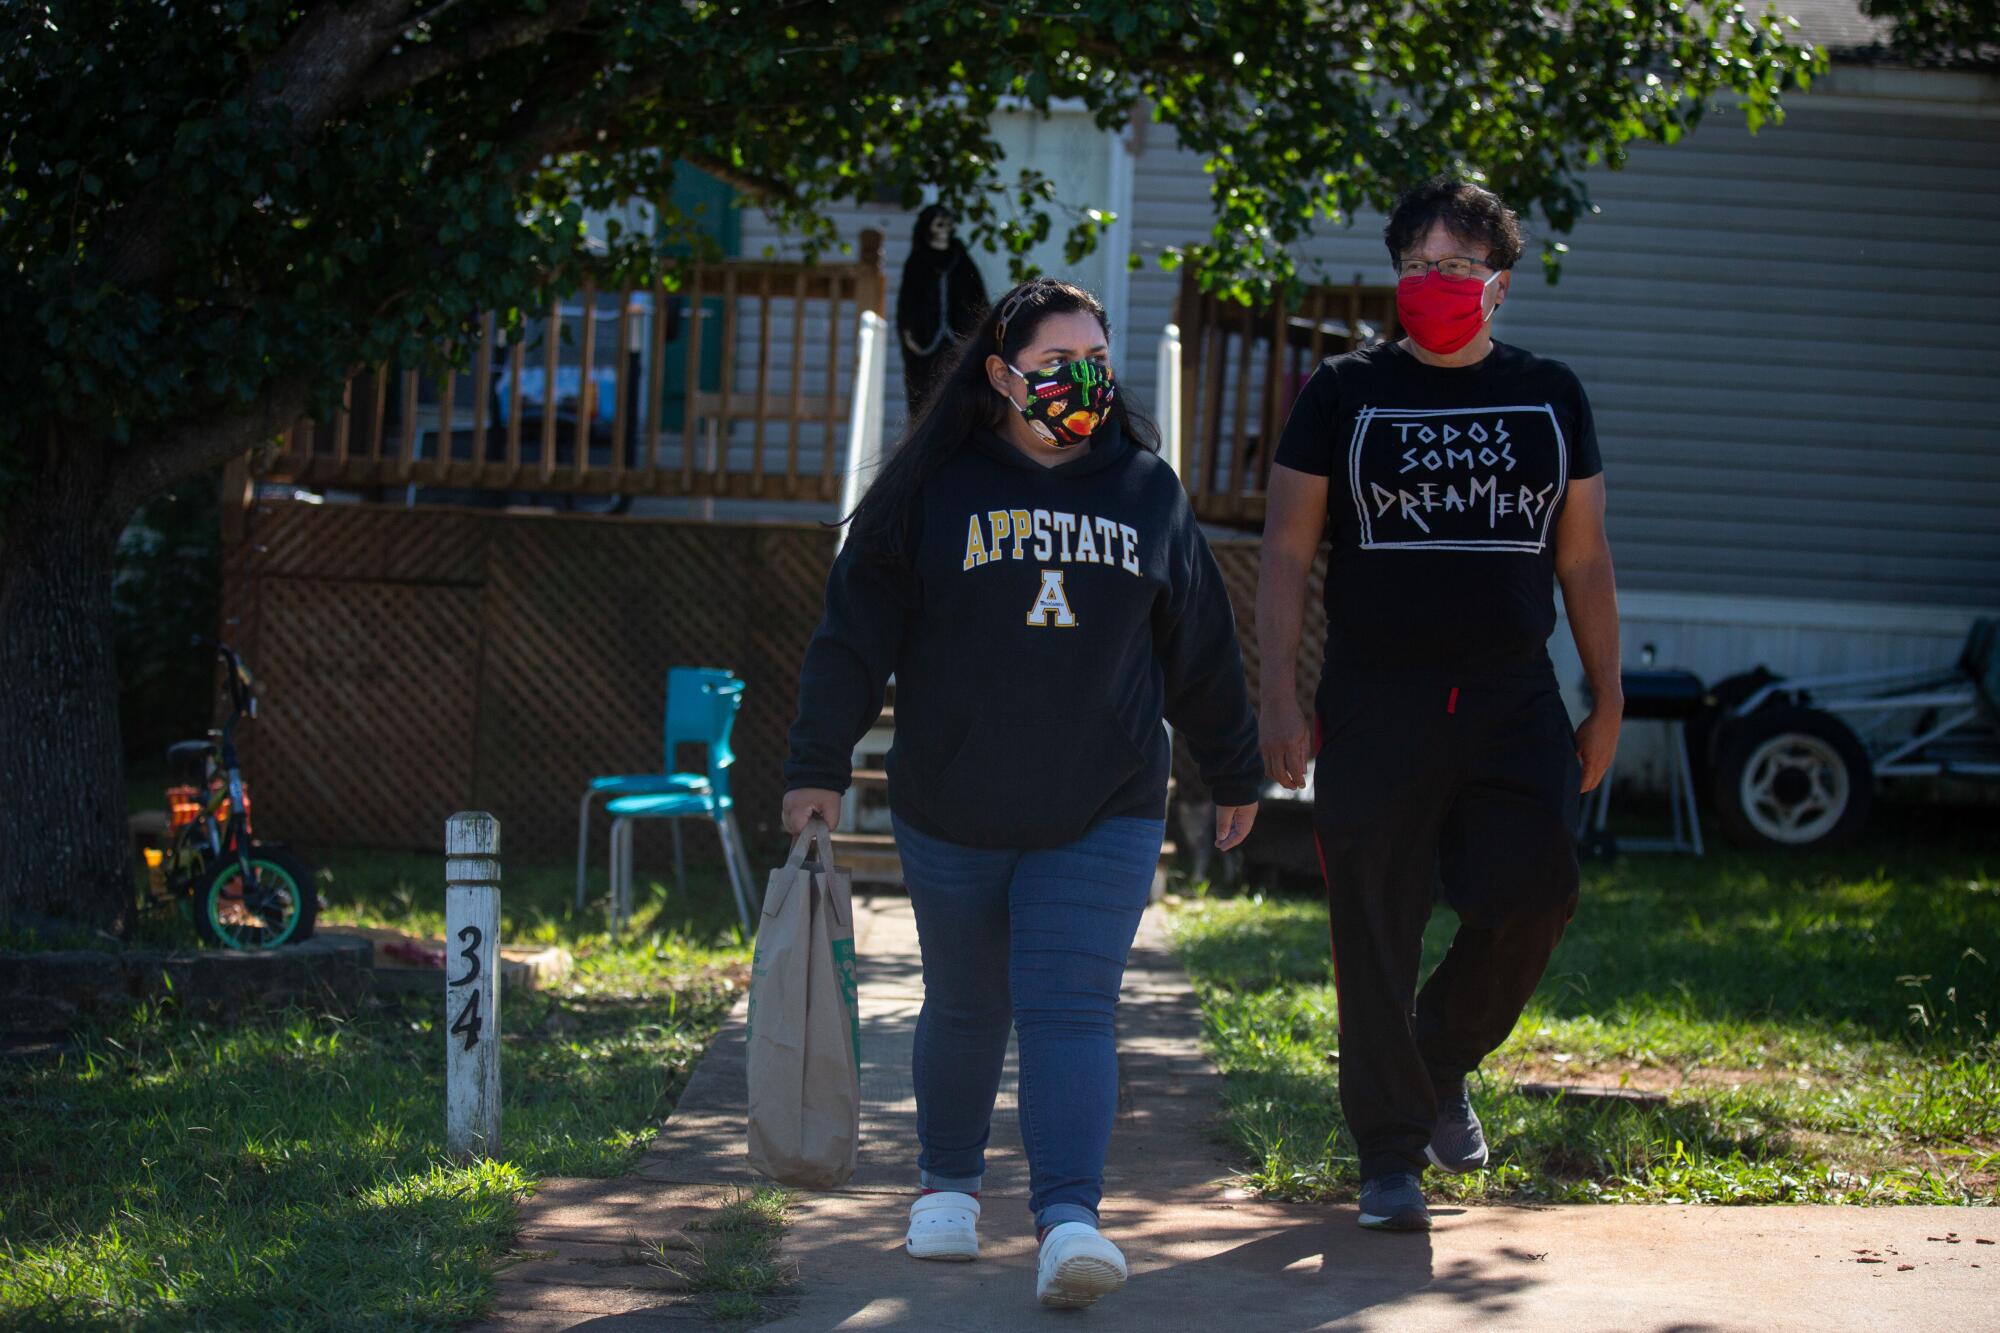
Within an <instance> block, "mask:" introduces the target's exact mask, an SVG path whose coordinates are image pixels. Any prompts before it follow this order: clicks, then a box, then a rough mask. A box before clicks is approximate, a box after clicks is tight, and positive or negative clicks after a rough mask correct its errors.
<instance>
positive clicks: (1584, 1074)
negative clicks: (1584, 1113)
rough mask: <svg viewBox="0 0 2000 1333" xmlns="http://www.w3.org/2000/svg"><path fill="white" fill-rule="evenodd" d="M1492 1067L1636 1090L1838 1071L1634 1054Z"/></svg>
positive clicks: (1520, 1075)
mask: <svg viewBox="0 0 2000 1333" xmlns="http://www.w3.org/2000/svg"><path fill="white" fill-rule="evenodd" d="M1495 1072H1498V1073H1504V1074H1505V1075H1506V1076H1507V1077H1508V1078H1510V1079H1512V1080H1513V1081H1514V1082H1516V1083H1554V1084H1559V1085H1561V1086H1564V1087H1571V1088H1631V1089H1633V1090H1635V1091H1638V1092H1663V1093H1669V1094H1671V1093H1676V1092H1680V1091H1682V1090H1683V1089H1686V1088H1743V1087H1771V1088H1775V1087H1785V1086H1791V1087H1795V1088H1829V1087H1836V1086H1838V1085H1839V1083H1840V1082H1841V1080H1840V1079H1839V1078H1838V1077H1835V1076H1833V1075H1827V1074H1801V1073H1798V1072H1797V1071H1795V1070H1790V1069H1731V1068H1722V1067H1718V1066H1713V1065H1696V1066H1694V1067H1693V1068H1686V1069H1673V1068H1666V1067H1664V1066H1661V1065H1643V1064H1640V1063H1638V1062H1637V1061H1635V1060H1590V1059H1576V1060H1556V1059H1553V1058H1551V1057H1549V1056H1546V1055H1536V1056H1533V1057H1531V1058H1529V1059H1526V1060H1521V1061H1517V1062H1515V1063H1513V1064H1508V1065H1503V1066H1500V1067H1498V1068H1497V1069H1496V1071H1495Z"/></svg>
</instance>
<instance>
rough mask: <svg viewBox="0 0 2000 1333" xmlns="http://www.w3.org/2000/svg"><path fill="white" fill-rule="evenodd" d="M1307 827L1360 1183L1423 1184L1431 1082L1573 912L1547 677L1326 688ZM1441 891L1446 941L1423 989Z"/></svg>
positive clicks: (1569, 776)
mask: <svg viewBox="0 0 2000 1333" xmlns="http://www.w3.org/2000/svg"><path fill="white" fill-rule="evenodd" d="M1319 711H1320V719H1319V722H1320V741H1319V756H1318V761H1317V764H1316V767H1315V769H1314V788H1315V790H1314V795H1315V803H1314V810H1313V822H1314V825H1315V828H1316V831H1317V833H1318V835H1319V844H1320V857H1321V868H1322V870H1323V871H1324V872H1325V875H1326V883H1327V916H1328V922H1329V925H1330V927H1331V931H1332V936H1333V954H1334V979H1335V986H1336V988H1337V990H1338V992H1339V1002H1340V1105H1341V1110H1342V1111H1343V1112H1344V1113H1345V1114H1346V1116H1347V1124H1348V1128H1349V1129H1350V1130H1351V1131H1352V1133H1353V1135H1354V1139H1355V1143H1356V1145H1357V1146H1358V1147H1359V1149H1360V1153H1361V1163H1360V1165H1361V1175H1362V1178H1363V1179H1364V1180H1365V1179H1368V1178H1370V1177H1372V1176H1378V1175H1383V1174H1386V1173H1390V1172H1396V1171H1421V1170H1422V1169H1423V1166H1424V1145H1425V1144H1427V1143H1428V1142H1429V1141H1430V1136H1431V1127H1432V1124H1433V1123H1434V1122H1435V1121H1436V1119H1437V1099H1436V1093H1435V1092H1434V1091H1433V1088H1432V1079H1433V1077H1438V1078H1443V1077H1448V1076H1451V1075H1457V1074H1464V1073H1467V1072H1470V1071H1471V1070H1472V1069H1473V1068H1474V1067H1475V1066H1476V1065H1478V1063H1479V1062H1480V1060H1482V1059H1484V1058H1485V1057H1486V1056H1487V1055H1489V1054H1490V1053H1491V1052H1492V1051H1493V1050H1494V1049H1495V1048H1497V1047H1498V1046H1499V1045H1500V1043H1501V1042H1503V1041H1505V1040H1506V1039H1507V1034H1508V1033H1510V1032H1512V1031H1513V1029H1514V1023H1515V1020H1516V1019H1518V1018H1519V1017H1520V1016H1521V1010H1522V1008H1523V1007H1524V1006H1525V1005H1526V1004H1527V1002H1528V997H1529V996H1530V995H1532V994H1534V991H1535V987H1536V985H1537V984H1539V983H1540V981H1541V979H1542V971H1543V969H1544V968H1546V967H1547V965H1548V961H1549V955H1550V954H1551V953H1553V952H1554V951H1555V947H1556V943H1557V941H1559V940H1560V939H1561V938H1562V933H1563V927H1564V926H1565V925H1567V924H1568V922H1569V919H1570V917H1571V916H1572V915H1573V914H1574V913H1575V911H1576V900H1577V869H1576V845H1575V841H1574V835H1573V830H1574V829H1575V827H1576V816H1577V803H1578V800H1579V796H1578V792H1577V787H1578V785H1579V782H1580V780H1581V773H1580V769H1579V765H1578V762H1577V757H1576V748H1575V742H1576V736H1575V733H1574V731H1572V730H1571V728H1570V722H1569V715H1568V713H1567V711H1566V710H1565V709H1564V708H1563V703H1562V698H1561V695H1560V694H1559V693H1558V692H1557V689H1556V683H1555V679H1554V677H1553V675H1552V674H1551V673H1549V671H1548V670H1547V669H1546V668H1542V669H1539V670H1536V671H1532V672H1526V673H1523V674H1521V675H1517V676H1510V677H1500V678H1495V677H1491V676H1488V677H1484V678H1476V679H1472V678H1469V679H1463V680H1454V679H1450V678H1446V677H1435V678H1424V677H1422V676H1409V675H1405V676H1399V677H1397V678H1394V679H1387V680H1385V679H1369V680H1366V681H1358V680H1356V681H1350V680H1339V679H1329V680H1328V681H1326V682H1325V683H1324V684H1323V685H1322V687H1321V689H1320V704H1319ZM1440 882H1441V883H1442V887H1443V896H1444V900H1445V901H1446V902H1448V903H1449V904H1450V905H1451V906H1452V908H1453V910H1455V911H1456V912H1457V913H1458V916H1459V922H1460V924H1459V928H1458V933H1457V935H1455V936H1454V937H1453V939H1452V942H1451V948H1450V950H1449V952H1447V953H1446V954H1445V957H1444V961H1443V962H1441V963H1439V964H1438V966H1437V969H1436V970H1435V971H1433V972H1432V973H1431V976H1430V979H1429V981H1427V982H1426V983H1425V984H1424V987H1423V990H1422V992H1421V993H1419V992H1418V990H1417V969H1418V966H1419V964H1420V962H1421V960H1422V956H1423V935H1424V925H1425V923H1426V922H1427V921H1428V920H1429V919H1430V914H1431V903H1432V900H1433V897H1434V896H1435V894H1436V891H1437V889H1438V887H1439V884H1440Z"/></svg>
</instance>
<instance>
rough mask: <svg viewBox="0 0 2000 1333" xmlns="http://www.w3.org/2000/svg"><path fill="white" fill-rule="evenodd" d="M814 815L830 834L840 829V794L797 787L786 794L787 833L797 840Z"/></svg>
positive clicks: (785, 819)
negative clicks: (823, 822)
mask: <svg viewBox="0 0 2000 1333" xmlns="http://www.w3.org/2000/svg"><path fill="white" fill-rule="evenodd" d="M814 815H818V816H819V817H820V818H821V819H824V820H825V821H826V827H827V831H828V832H832V831H833V830H834V829H837V828H839V827H840V793H839V792H837V791H828V790H827V789H826V788H824V787H796V788H794V789H792V790H791V791H788V792H786V793H785V815H784V822H785V832H786V833H788V834H790V835H791V836H792V837H794V838H796V837H798V836H799V831H800V830H801V829H803V828H804V827H805V826H806V823H807V821H809V820H810V819H811V818H812V817H813V816H814Z"/></svg>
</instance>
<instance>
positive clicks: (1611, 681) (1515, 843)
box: [1257, 178, 1624, 1231]
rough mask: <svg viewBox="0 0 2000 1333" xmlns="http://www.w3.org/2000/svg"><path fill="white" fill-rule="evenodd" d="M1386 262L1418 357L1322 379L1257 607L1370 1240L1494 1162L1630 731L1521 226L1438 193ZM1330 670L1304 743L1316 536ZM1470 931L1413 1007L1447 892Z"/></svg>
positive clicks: (1390, 229)
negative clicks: (1333, 1012)
mask: <svg viewBox="0 0 2000 1333" xmlns="http://www.w3.org/2000/svg"><path fill="white" fill-rule="evenodd" d="M1384 239H1385V240H1386V241H1387V242H1388V247H1389V254H1390V256H1391V258H1392V260H1393V261H1394V263H1395V265H1396V270H1397V274H1398V285H1397V292H1396V305H1397V312H1398V315H1399V317H1400V318H1401V321H1402V324H1403V328H1404V330H1405V332H1406V335H1407V336H1405V337H1404V338H1403V339H1402V340H1401V341H1398V342H1390V343H1382V344H1378V345H1376V346H1373V347H1368V348H1363V349H1361V350H1359V351H1355V352H1350V353H1348V354H1347V355H1346V356H1341V357H1335V358H1332V359H1330V360H1328V361H1327V362H1326V363H1325V364H1324V365H1322V366H1320V367H1319V369H1318V371H1317V372H1316V373H1315V374H1314V375H1313V377H1312V379H1311V380H1310V381H1309V382H1308V383H1307V384H1306V386H1305V389H1304V391H1303V392H1302V394H1301V395H1300V397H1299V401H1298V403H1297V404H1296V405H1295V406H1294V407H1293V409H1292V415H1291V419H1290V421H1289V422H1288V423H1287V424H1286V426H1285V431H1284V435H1283V438H1282V439H1281V440H1280V441H1279V444H1278V450H1277V453H1276V455H1275V456H1274V459H1273V466H1272V469H1271V481H1270V500H1269V509H1268V513H1267V517H1266V519H1265V524H1264V554H1263V569H1262V573H1261V576H1260V581H1259V585H1258V590H1257V628H1258V638H1259V641H1260V644H1261V654H1260V656H1261V659H1262V712H1263V716H1262V720H1261V721H1262V726H1261V732H1262V745H1263V752H1264V763H1265V770H1266V772H1267V774H1268V775H1269V776H1270V777H1271V778H1272V779H1273V780H1275V781H1278V782H1281V783H1283V784H1285V785H1286V786H1288V787H1292V788H1299V787H1302V786H1303V785H1304V783H1305V770H1306V760H1307V758H1308V754H1309V752H1316V754H1317V760H1316V763H1315V764H1314V768H1313V774H1314V807H1313V811H1314V826H1315V830H1316V832H1317V834H1318V837H1319V844H1320V856H1321V863H1322V869H1323V870H1324V872H1325V874H1326V881H1327V907H1328V918H1329V922H1330V925H1331V933H1332V942H1333V952H1334V978H1335V983H1336V987H1337V989H1338V992H1339V1004H1340V1033H1341V1043H1340V1044H1341V1051H1340V1101H1341V1108H1342V1110H1343V1112H1344V1113H1345V1115H1346V1117H1347V1123H1348V1128H1349V1130H1350V1131H1351V1132H1352V1133H1353V1135H1354V1138H1355V1142H1356V1146H1357V1147H1358V1149H1359V1151H1360V1167H1361V1177H1362V1191H1361V1224H1362V1225H1363V1226H1366V1227H1371V1228H1375V1229H1380V1230H1394V1231H1409V1230H1425V1229H1428V1228H1429V1226H1430V1215H1429V1213H1428V1212H1427V1211H1426V1210H1425V1207H1424V1199H1423V1193H1422V1189H1421V1180H1422V1172H1423V1169H1424V1166H1425V1164H1426V1163H1428V1164H1430V1165H1432V1166H1435V1167H1438V1168H1441V1169H1443V1170H1447V1171H1454V1172H1459V1171H1473V1170H1477V1169H1479V1168H1480V1167H1482V1166H1484V1165H1485V1164H1486V1160H1487V1147H1486V1141H1485V1135H1484V1131H1483V1130H1482V1128H1481V1126H1480V1123H1479V1118H1478V1116H1477V1115H1475V1114H1474V1113H1473V1110H1472V1105H1471V1102H1470V1099H1469V1097H1468V1095H1467V1091H1466V1078H1467V1075H1468V1074H1470V1072H1471V1071H1472V1070H1473V1069H1474V1068H1475V1067H1476V1066H1477V1065H1478V1063H1479V1062H1480V1060H1482V1059H1483V1058H1485V1056H1487V1055H1488V1054H1490V1053H1491V1052H1492V1051H1493V1050H1494V1049H1495V1048H1497V1047H1498V1046H1499V1045H1500V1044H1501V1042H1503V1041H1505V1040H1506V1038H1507V1035H1508V1033H1510V1032H1511V1031H1512V1030H1513V1027H1514V1023H1515V1021H1516V1020H1517V1019H1518V1018H1519V1017H1520V1014H1521V1009H1522V1007H1523V1006H1524V1005H1526V1003H1527V1001H1528V997H1529V996H1530V995H1532V994H1533V993H1534V990H1535V987H1536V985H1537V984H1538V983H1539V982H1540V980H1541V977H1542V972H1543V969H1544V968H1545V967H1546V966H1547V965H1548V960H1549V955H1550V954H1551V953H1552V952H1553V951H1554V949H1555V946H1556V943H1557V941H1558V940H1560V939H1561V938H1562V932H1563V928H1564V926H1565V925H1566V924H1567V923H1568V921H1569V919H1570V916H1571V915H1572V914H1573V913H1574V911H1575V910H1576V900H1577V868H1576V855H1575V844H1574V841H1573V833H1572V830H1573V829H1574V828H1575V825H1576V814H1577V803H1578V801H1579V800H1580V796H1581V793H1582V792H1585V791H1588V790H1590V789H1591V788H1592V787H1594V786H1596V785H1597V783H1598V782H1599V780H1601V779H1602V777H1603V775H1604V772H1605V770H1606V768H1607V767H1609V765H1610V762H1611V755H1612V752H1613V750H1614V749H1615V748H1616V747H1617V743H1618V726H1619V721H1620V718H1621V715H1622V713H1623V709H1624V698H1623V693H1622V691H1621V688H1620V684H1619V668H1618V607H1617V596H1616V591H1615V587H1614V584H1613V578H1612V570H1611V552H1610V548H1609V546H1608V545H1607V544H1606V542H1605V538H1604V480H1603V477H1602V475H1601V473H1602V467H1601V465H1600V463H1599V461H1598V456H1597V435H1596V430H1595V428H1594V426H1593V424H1592V422H1591V416H1590V404H1589V403H1588V401H1586V399H1585V398H1584V394H1583V388H1582V386H1581V385H1579V384H1578V383H1577V380H1576V376H1575V375H1573V374H1572V373H1571V372H1570V370H1569V368H1568V367H1567V366H1564V365H1562V364H1561V363H1559V362H1555V361H1545V360H1543V359H1542V358H1540V357H1537V356H1535V355H1533V354H1532V353H1529V352H1525V351H1523V350H1521V349H1520V348H1517V347H1510V346H1507V345H1506V344H1504V343H1500V342H1496V341H1495V340H1494V338H1493V336H1492V332H1491V322H1492V319H1493V315H1494V312H1496V311H1497V310H1498V309H1499V307H1500V304H1501V302H1503V301H1504V300H1505V299H1506V296H1507V289H1508V285H1509V283H1510V282H1511V280H1512V274H1511V272H1510V270H1511V269H1512V268H1513V266H1514V264H1515V262H1516V261H1517V260H1518V259H1519V258H1520V255H1521V235H1520V228H1519V224H1518V222H1517V221H1516V219H1515V216H1514V214H1513V213H1512V212H1511V211H1510V210H1509V209H1508V208H1507V207H1506V205H1505V204H1503V203H1502V202H1501V201H1500V200H1499V199H1498V198H1497V197H1496V196H1494V195H1493V194H1492V193H1490V192H1489V191H1486V190H1484V189H1481V188H1479V187H1478V186H1475V185H1470V184H1466V183H1463V182H1458V181H1452V180H1448V179H1443V178H1439V179H1436V180H1432V181H1429V182H1426V183H1425V184H1423V185H1421V186H1418V187H1417V188H1416V189H1414V190H1411V191H1410V192H1409V193H1407V194H1405V195H1404V196H1403V198H1402V199H1401V200H1400V201H1399V202H1398V203H1397V206H1396V209H1395V211H1394V213H1393V214H1392V215H1391V216H1390V219H1389V223H1388V226H1387V228H1386V229H1385V231H1384ZM1323 533H1324V534H1325V535H1326V536H1328V537H1329V538H1330V541H1331V546H1332V550H1331V554H1330V556H1329V558H1328V562H1327V573H1326V592H1325V596H1326V619H1327V632H1326V633H1327V642H1326V668H1325V672H1324V674H1323V675H1322V676H1321V679H1320V682H1319V688H1318V691H1317V693H1316V695H1315V707H1314V712H1315V714H1316V717H1315V720H1314V723H1313V725H1312V726H1311V727H1308V725H1307V723H1306V719H1305V716H1304V714H1303V712H1302V711H1301V710H1300V708H1299V705H1298V682H1297V678H1296V677H1297V672H1296V665H1295V664H1296V661H1297V657H1298V643H1299V635H1300V627H1301V624H1302V621H1303V615H1304V609H1305V595H1306V578H1307V573H1308V571H1309V570H1310V569H1311V567H1312V563H1313V558H1314V556H1315V555H1316V554H1317V552H1318V549H1319V543H1320V539H1321V536H1322V534H1323ZM1558 580H1560V582H1561V583H1562V587H1563V602H1564V607H1565V609H1566V611H1567V613H1568V617H1569V623H1570V632H1571V634H1572V635H1573V636H1574V638H1575V640H1576V645H1577V650H1578V652H1579V653H1580V654H1581V656H1582V659H1583V664H1584V671H1585V674H1586V675H1587V677H1588V679H1589V683H1590V689H1591V694H1592V699H1593V711H1592V712H1591V714H1590V716H1589V717H1588V718H1586V719H1585V720H1584V721H1583V723H1582V724H1581V725H1580V726H1578V727H1576V728H1575V729H1572V728H1571V726H1570V720H1569V715H1568V713H1567V712H1566V711H1565V709H1564V707H1563V703H1562V699H1561V696H1560V695H1559V694H1558V692H1557V687H1556V681H1555V674H1554V669H1553V667H1552V665H1551V663H1550V661H1549V655H1548V647H1547V644H1548V638H1549V635H1550V633H1551V632H1553V630H1554V629H1555V619H1556V616H1555V596H1554V588H1553V585H1554V583H1555V582H1556V581H1558ZM1440 882H1441V883H1442V886H1443V896H1444V898H1445V901H1447V902H1448V903H1450V904H1451V906H1452V907H1453V909H1454V910H1455V911H1456V912H1457V913H1458V916H1459V928H1458V933H1457V934H1456V935H1455V936H1454V937H1453V940H1452V944H1451V948H1450V951H1449V952H1448V953H1447V954H1446V955H1445V958H1444V960H1443V961H1442V962H1441V963H1439V964H1438V966H1437V969H1436V970H1435V971H1434V972H1432V973H1431V976H1430V978H1429V979H1428V980H1427V981H1426V982H1425V983H1424V986H1423V989H1422V991H1421V992H1420V993H1419V992H1418V991H1417V971H1418V965H1419V962H1420V960H1421V956H1422V946H1423V932H1424V924H1425V922H1426V921H1427V920H1428V919H1429V917H1430V912H1431V904H1432V899H1433V896H1434V893H1435V891H1436V888H1437V886H1438V884H1439V883H1440Z"/></svg>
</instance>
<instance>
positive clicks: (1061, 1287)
mask: <svg viewBox="0 0 2000 1333" xmlns="http://www.w3.org/2000/svg"><path fill="white" fill-rule="evenodd" d="M1124 1285H1125V1256H1124V1255H1122V1254H1120V1253H1119V1252H1118V1247H1117V1246H1116V1245H1113V1244H1112V1243H1111V1242H1110V1241H1108V1240H1106V1239H1105V1238H1104V1237H1103V1235H1102V1234H1101V1233H1100V1232H1099V1231H1098V1230H1097V1228H1095V1227H1092V1226H1087V1225H1085V1224H1084V1223H1082V1222H1061V1223H1058V1224H1057V1225H1056V1226H1055V1227H1053V1228H1052V1229H1051V1230H1050V1231H1049V1234H1048V1235H1046V1236H1044V1237H1042V1254H1041V1261H1040V1262H1039V1264H1037V1266H1036V1271H1035V1298H1036V1299H1037V1300H1039V1301H1041V1303H1042V1304H1043V1305H1053V1306H1056V1307H1058V1308H1075V1307H1077V1306H1080V1305H1090V1304H1093V1303H1095V1302H1096V1300H1097V1299H1098V1297H1100V1296H1109V1295H1110V1294H1111V1293H1112V1292H1114V1291H1116V1290H1118V1289H1119V1288H1120V1287H1122V1286H1124Z"/></svg>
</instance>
